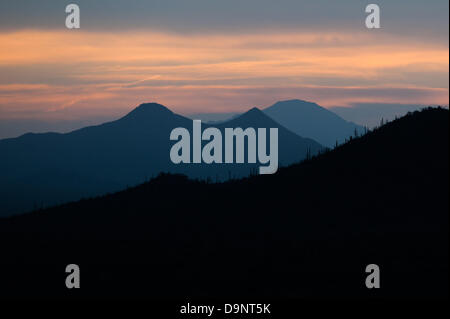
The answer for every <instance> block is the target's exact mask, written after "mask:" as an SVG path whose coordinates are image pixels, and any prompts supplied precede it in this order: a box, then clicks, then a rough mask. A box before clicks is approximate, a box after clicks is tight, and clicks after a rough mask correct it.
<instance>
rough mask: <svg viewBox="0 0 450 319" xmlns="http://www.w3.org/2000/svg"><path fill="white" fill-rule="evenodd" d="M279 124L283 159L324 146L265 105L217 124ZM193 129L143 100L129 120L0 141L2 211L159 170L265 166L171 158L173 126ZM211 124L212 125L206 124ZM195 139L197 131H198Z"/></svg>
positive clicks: (91, 192) (241, 171)
mask: <svg viewBox="0 0 450 319" xmlns="http://www.w3.org/2000/svg"><path fill="white" fill-rule="evenodd" d="M236 124H239V125H240V126H242V128H247V127H253V128H255V129H256V128H260V127H261V128H262V127H266V128H270V127H277V128H278V129H279V133H278V134H279V163H280V165H283V164H284V165H288V164H292V163H295V162H297V161H299V160H301V159H303V158H305V156H306V154H307V153H308V151H309V150H311V151H312V152H317V151H318V150H320V149H322V148H323V147H322V146H321V145H319V144H318V143H316V142H315V141H313V140H310V139H306V138H302V137H299V136H297V135H295V134H293V133H291V132H290V131H288V130H287V129H285V128H284V127H282V126H280V125H279V124H278V123H276V122H274V121H273V120H272V119H270V118H269V117H268V116H266V115H264V113H263V112H261V111H260V110H258V109H252V110H251V111H249V112H247V113H244V114H242V115H240V116H239V117H238V118H236V119H233V120H230V121H229V122H225V123H222V124H220V125H217V127H219V128H221V129H222V131H223V128H225V127H234V126H232V125H236ZM176 127H185V128H187V129H189V131H192V120H190V119H188V118H185V117H183V116H180V115H178V114H175V113H173V112H172V111H170V110H169V109H167V108H166V107H164V106H162V105H160V104H156V103H148V104H142V105H140V106H139V107H137V108H136V109H134V110H133V111H132V112H130V113H129V114H127V115H126V116H124V117H123V118H121V119H119V120H117V121H113V122H109V123H105V124H102V125H98V126H91V127H86V128H83V129H80V130H76V131H73V132H71V133H67V134H58V133H44V134H25V135H23V136H21V137H18V138H13V139H4V140H0V154H1V157H0V176H1V177H2V178H1V179H0V194H2V197H3V198H2V201H0V217H1V216H7V215H11V214H17V213H23V212H26V211H31V210H32V209H35V208H40V207H42V206H44V207H48V206H50V205H56V204H61V203H64V202H68V201H74V200H79V199H81V198H83V197H85V198H87V197H92V196H98V195H103V194H106V193H108V192H116V191H119V190H122V189H124V188H126V187H128V186H134V185H138V184H141V183H143V182H144V181H147V180H149V179H150V178H152V177H155V176H157V175H158V174H159V173H160V172H171V173H183V174H186V175H188V176H189V177H193V178H204V179H206V178H209V179H211V180H214V181H215V180H225V179H228V178H229V177H236V178H237V177H243V176H247V175H249V174H250V173H251V172H254V171H256V169H257V167H259V164H227V165H221V164H217V165H208V164H195V165H192V164H189V165H186V164H180V165H175V164H173V163H172V162H171V161H170V147H171V146H172V145H173V144H174V143H175V142H174V141H173V142H171V141H170V140H169V136H170V132H171V131H172V129H173V128H176ZM203 127H204V128H206V127H208V125H206V124H205V125H203ZM191 138H192V132H191Z"/></svg>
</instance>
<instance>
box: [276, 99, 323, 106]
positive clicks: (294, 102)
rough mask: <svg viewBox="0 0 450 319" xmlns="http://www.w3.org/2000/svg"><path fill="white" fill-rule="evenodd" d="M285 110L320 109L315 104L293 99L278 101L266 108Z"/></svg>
mask: <svg viewBox="0 0 450 319" xmlns="http://www.w3.org/2000/svg"><path fill="white" fill-rule="evenodd" d="M280 107H283V108H286V107H318V108H321V107H320V106H319V105H318V104H317V103H314V102H309V101H304V100H299V99H293V100H285V101H278V102H276V103H275V104H274V105H272V106H270V107H268V108H280Z"/></svg>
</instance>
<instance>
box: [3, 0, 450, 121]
mask: <svg viewBox="0 0 450 319" xmlns="http://www.w3.org/2000/svg"><path fill="white" fill-rule="evenodd" d="M30 2H31V1H17V0H16V1H13V2H12V1H11V2H10V1H1V2H0V119H17V118H35V119H39V118H54V119H70V118H86V117H90V116H101V115H108V116H116V115H117V116H119V115H123V114H124V113H126V112H127V111H129V110H131V108H133V107H135V106H137V105H139V104H140V103H142V102H159V103H162V104H164V105H166V106H168V107H170V108H171V109H172V110H174V111H176V112H179V113H182V114H189V113H195V112H238V111H244V110H247V109H248V108H250V107H253V106H258V107H264V106H269V105H271V104H273V103H274V102H276V101H278V100H283V99H293V98H298V99H304V100H310V101H314V102H317V103H319V104H321V105H323V106H325V107H332V106H352V105H353V104H355V103H401V104H411V103H413V104H443V105H448V101H449V91H448V87H449V80H448V76H449V43H448V36H449V31H448V22H449V21H448V10H449V8H448V6H449V3H448V1H447V0H443V1H439V0H432V1H395V0H394V1H392V0H391V1H377V2H376V3H377V4H379V6H380V8H381V29H378V30H375V29H371V30H369V29H366V27H365V24H364V20H365V17H366V15H367V14H366V13H365V12H364V9H365V6H366V5H367V4H368V3H370V2H365V1H356V0H346V1H332V3H330V2H331V1H330V2H329V1H314V2H313V3H309V2H307V1H300V0H295V1H294V0H283V1H268V0H247V1H243V0H241V1H231V0H227V1H220V2H219V1H214V0H208V1H207V0H191V1H181V0H178V1H173V0H172V1H171V0H166V1H162V0H161V1H160V0H158V1H154V0H149V1H144V0H142V1H137V0H129V1H116V0H110V1H103V0H97V1H81V0H80V1H72V2H73V3H77V4H78V5H79V6H80V9H81V29H79V30H69V29H67V28H66V27H65V18H66V15H67V14H66V13H65V6H66V5H67V4H69V3H70V2H67V3H66V2H65V1H56V0H52V1H50V0H47V1H32V3H30Z"/></svg>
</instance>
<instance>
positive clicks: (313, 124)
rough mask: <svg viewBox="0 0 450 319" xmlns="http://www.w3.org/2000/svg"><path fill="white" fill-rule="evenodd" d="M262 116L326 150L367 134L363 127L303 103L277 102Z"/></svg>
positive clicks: (292, 101)
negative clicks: (359, 135) (311, 140)
mask: <svg viewBox="0 0 450 319" xmlns="http://www.w3.org/2000/svg"><path fill="white" fill-rule="evenodd" d="M263 112H264V113H266V114H267V115H269V116H270V117H271V118H273V119H274V120H275V121H277V122H278V123H280V124H281V125H283V126H284V127H286V128H287V129H289V130H291V131H292V132H294V133H296V134H297V135H299V136H303V137H309V138H312V139H314V140H315V141H317V142H319V143H320V144H322V145H324V146H327V147H333V146H334V145H335V144H336V142H338V143H343V142H345V139H347V138H349V137H350V136H354V134H355V132H357V133H358V134H362V133H363V132H364V128H363V127H362V126H359V125H357V124H354V123H352V122H347V121H346V120H344V119H342V118H341V117H339V116H338V115H336V114H335V113H333V112H331V111H329V110H327V109H325V108H323V107H321V106H319V105H317V104H316V103H312V102H306V101H302V100H289V101H281V102H277V103H275V104H274V105H272V106H270V107H268V108H266V109H264V110H263Z"/></svg>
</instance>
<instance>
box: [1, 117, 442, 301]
mask: <svg viewBox="0 0 450 319" xmlns="http://www.w3.org/2000/svg"><path fill="white" fill-rule="evenodd" d="M448 116H449V113H448V111H447V110H443V109H428V110H425V111H421V112H416V113H412V114H409V115H407V116H405V117H403V118H401V119H398V120H395V121H393V122H391V123H388V124H386V125H384V126H382V127H381V128H379V129H376V130H375V131H373V132H370V133H368V134H367V135H365V136H363V137H361V138H355V139H352V140H351V141H350V142H348V143H347V144H345V145H343V146H340V147H338V148H336V149H334V150H332V151H330V152H328V153H326V154H323V155H320V156H318V157H316V158H313V159H311V160H307V161H305V162H303V163H301V164H296V165H293V166H291V167H288V168H285V169H281V170H280V171H279V172H278V173H277V174H275V175H264V176H262V175H260V176H252V177H250V178H247V179H244V180H232V181H229V182H226V183H219V184H208V183H205V182H197V181H192V180H189V179H188V178H186V177H184V176H181V175H161V176H159V177H158V178H156V179H154V180H152V181H150V182H148V183H145V184H142V185H140V186H138V187H135V188H130V189H127V190H125V191H122V192H119V193H116V194H113V195H108V196H104V197H100V198H96V199H91V200H83V201H80V202H76V203H71V204H67V205H63V206H59V207H54V208H50V209H46V210H42V211H36V212H34V213H31V214H27V215H23V216H17V217H11V218H8V219H2V220H0V243H1V245H2V258H1V259H0V263H1V266H0V267H1V271H0V274H1V275H0V276H1V277H0V282H1V283H2V285H0V294H1V295H3V296H9V297H14V296H23V295H26V296H40V297H49V296H51V297H58V298H64V297H68V296H70V297H73V296H83V297H100V296H101V297H136V296H139V297H150V298H182V299H183V300H185V299H186V298H188V297H209V298H217V297H234V298H238V297H254V298H257V297H279V298H287V297H289V298H300V297H337V298H345V297H356V298H377V297H445V296H448V227H449V223H448V208H449V207H448V203H449V202H448V191H449V184H448V176H449V175H448V173H449V170H448V150H449V144H448V120H449V118H448ZM70 263H76V264H78V265H80V267H81V273H82V275H81V277H82V284H81V285H82V289H80V290H78V291H69V290H67V289H65V286H64V279H65V273H64V269H65V266H66V265H67V264H70ZM372 263H375V264H377V265H379V266H380V268H381V289H379V290H368V289H367V288H366V287H365V284H364V282H365V277H366V274H365V267H366V265H368V264H372Z"/></svg>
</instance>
